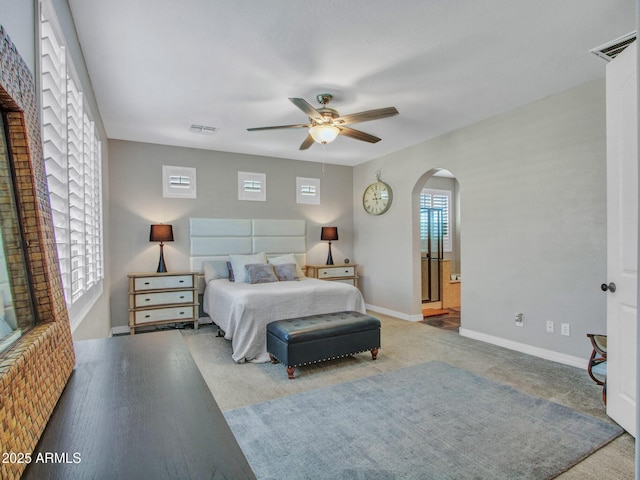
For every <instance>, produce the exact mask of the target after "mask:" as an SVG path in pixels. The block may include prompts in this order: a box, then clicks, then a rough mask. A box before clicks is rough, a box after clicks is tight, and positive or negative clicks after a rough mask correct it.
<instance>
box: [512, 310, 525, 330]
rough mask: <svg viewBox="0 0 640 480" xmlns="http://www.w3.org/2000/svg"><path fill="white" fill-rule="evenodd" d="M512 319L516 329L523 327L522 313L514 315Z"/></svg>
mask: <svg viewBox="0 0 640 480" xmlns="http://www.w3.org/2000/svg"><path fill="white" fill-rule="evenodd" d="M513 319H514V320H515V321H516V327H522V326H524V313H516V314H515V316H514V317H513Z"/></svg>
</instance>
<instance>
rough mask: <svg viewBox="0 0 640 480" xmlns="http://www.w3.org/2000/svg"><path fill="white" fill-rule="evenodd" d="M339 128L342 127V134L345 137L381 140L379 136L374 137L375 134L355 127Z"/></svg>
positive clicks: (364, 140)
mask: <svg viewBox="0 0 640 480" xmlns="http://www.w3.org/2000/svg"><path fill="white" fill-rule="evenodd" d="M338 128H339V129H340V135H344V136H345V137H350V138H355V139H356V140H362V141H363V142H369V143H377V142H379V141H380V140H381V139H380V138H378V137H374V136H373V135H369V134H368V133H364V132H361V131H360V130H355V129H353V128H349V127H342V126H340V127H338Z"/></svg>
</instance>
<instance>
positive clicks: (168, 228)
mask: <svg viewBox="0 0 640 480" xmlns="http://www.w3.org/2000/svg"><path fill="white" fill-rule="evenodd" d="M149 241H150V242H160V261H159V262H158V272H166V271H167V266H166V265H165V264H164V242H173V226H172V225H165V224H163V223H161V224H156V225H151V231H150V232H149Z"/></svg>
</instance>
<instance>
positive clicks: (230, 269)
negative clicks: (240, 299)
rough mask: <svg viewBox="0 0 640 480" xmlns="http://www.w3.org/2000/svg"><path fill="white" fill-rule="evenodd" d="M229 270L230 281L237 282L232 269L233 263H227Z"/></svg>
mask: <svg viewBox="0 0 640 480" xmlns="http://www.w3.org/2000/svg"><path fill="white" fill-rule="evenodd" d="M227 270H229V281H230V282H235V279H234V278H233V268H232V267H231V262H227Z"/></svg>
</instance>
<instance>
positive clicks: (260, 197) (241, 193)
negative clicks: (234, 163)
mask: <svg viewBox="0 0 640 480" xmlns="http://www.w3.org/2000/svg"><path fill="white" fill-rule="evenodd" d="M247 183H251V184H256V183H258V184H259V185H260V187H259V188H258V189H247V188H246V184H247ZM238 200H248V201H252V202H266V201H267V174H266V173H255V172H238Z"/></svg>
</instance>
